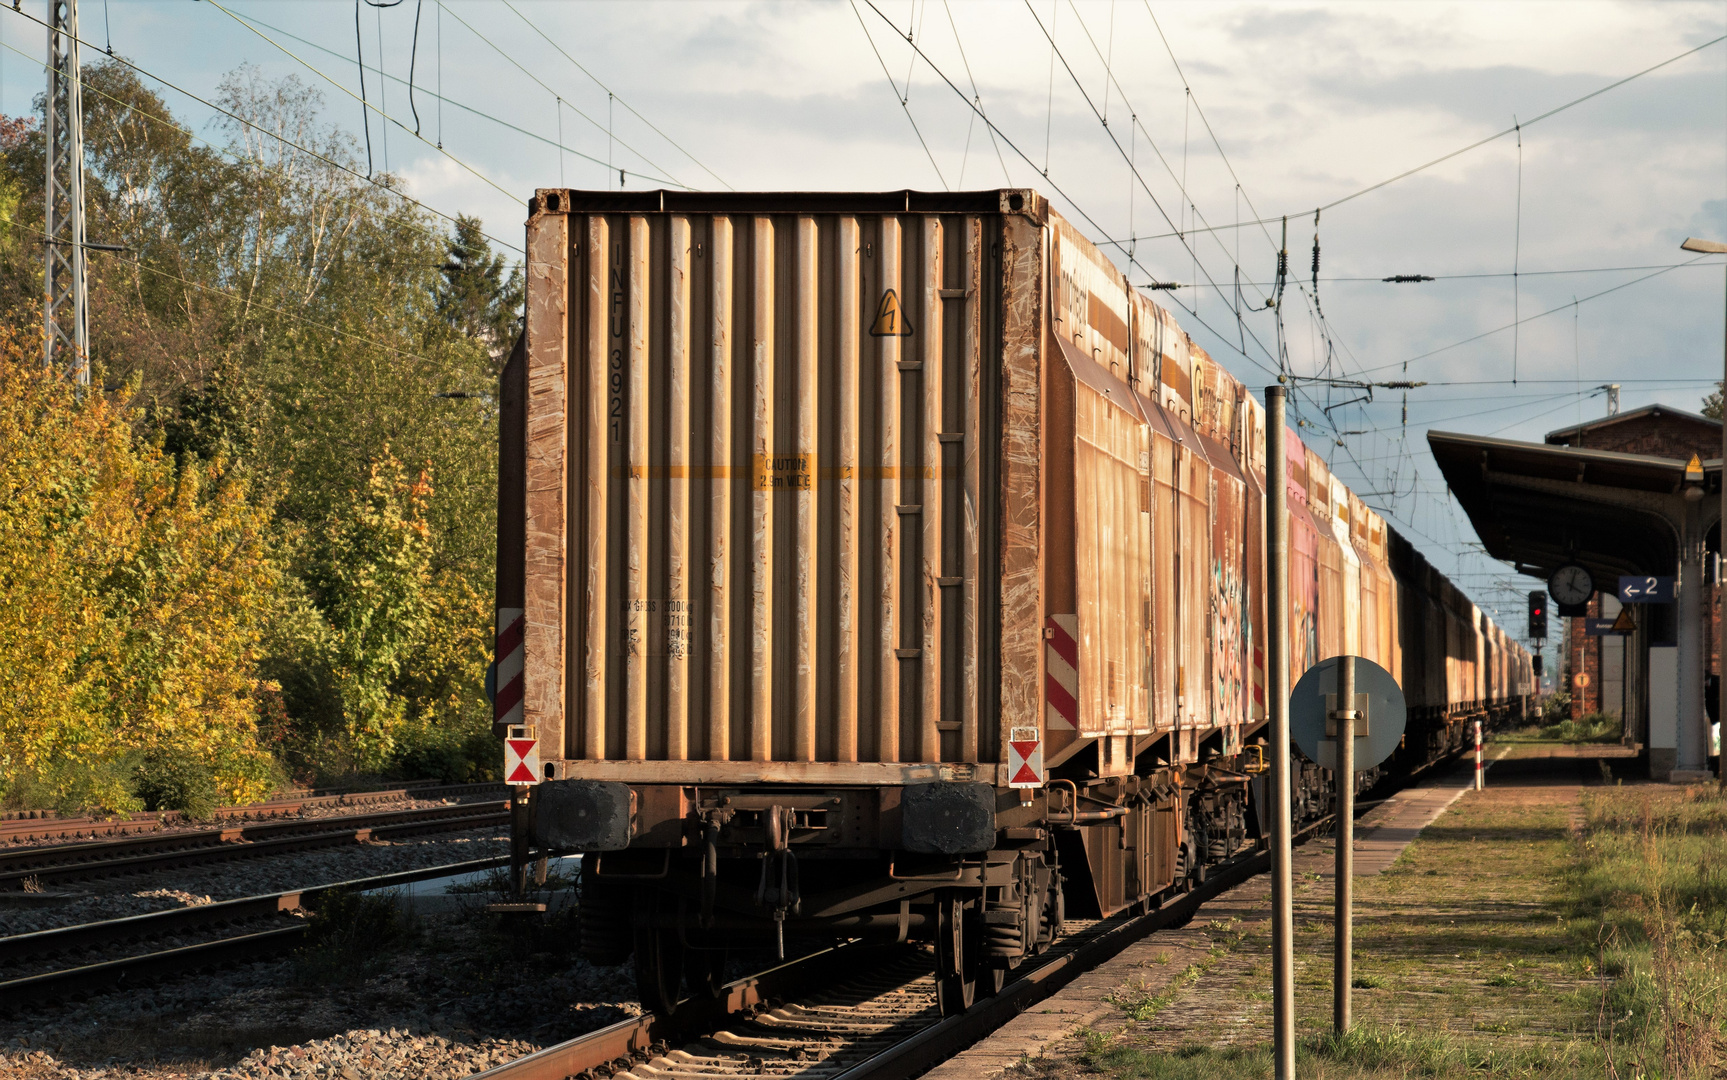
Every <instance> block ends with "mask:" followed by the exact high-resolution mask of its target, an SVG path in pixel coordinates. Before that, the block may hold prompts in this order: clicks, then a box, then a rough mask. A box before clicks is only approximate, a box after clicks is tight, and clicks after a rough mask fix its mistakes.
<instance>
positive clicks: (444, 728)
mask: <svg viewBox="0 0 1727 1080" xmlns="http://www.w3.org/2000/svg"><path fill="white" fill-rule="evenodd" d="M503 756H504V750H503V746H502V745H501V744H500V743H499V742H498V740H497V737H496V736H494V735H493V734H492V725H491V722H490V718H489V717H486V716H484V715H483V714H474V713H469V714H462V715H458V716H454V717H445V718H443V720H442V722H425V723H415V724H410V725H408V726H407V728H406V730H404V731H403V732H402V733H401V734H400V735H399V736H398V737H397V740H396V753H395V757H394V759H393V760H392V762H391V765H390V772H391V773H392V774H393V775H395V776H397V777H399V778H400V779H403V780H439V781H442V782H443V783H446V784H477V783H481V782H484V781H488V780H497V779H499V773H500V772H502V771H503Z"/></svg>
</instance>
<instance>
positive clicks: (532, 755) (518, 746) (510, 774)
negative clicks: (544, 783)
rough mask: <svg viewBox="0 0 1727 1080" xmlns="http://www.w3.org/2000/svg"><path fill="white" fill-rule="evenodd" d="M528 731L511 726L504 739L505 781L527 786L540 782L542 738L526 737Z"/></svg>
mask: <svg viewBox="0 0 1727 1080" xmlns="http://www.w3.org/2000/svg"><path fill="white" fill-rule="evenodd" d="M527 734H528V731H527V729H524V728H511V729H510V735H509V737H508V738H506V739H505V740H504V783H506V784H515V785H517V786H527V785H530V784H537V783H539V782H540V740H539V739H536V738H531V737H529V738H524V737H523V736H525V735H527Z"/></svg>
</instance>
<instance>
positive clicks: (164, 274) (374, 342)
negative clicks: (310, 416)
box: [0, 217, 438, 364]
mask: <svg viewBox="0 0 1727 1080" xmlns="http://www.w3.org/2000/svg"><path fill="white" fill-rule="evenodd" d="M0 223H4V224H6V225H11V226H15V227H17V228H20V229H24V230H26V231H28V232H33V233H36V234H37V235H39V236H44V237H45V236H47V235H48V234H47V233H45V232H43V231H42V230H41V229H38V228H35V227H34V226H31V225H26V224H24V223H23V222H21V221H14V220H12V219H11V218H3V217H0ZM86 246H87V247H98V248H99V249H100V250H107V249H106V248H101V247H100V246H99V245H86ZM111 254H112V257H113V259H114V261H115V262H119V263H124V264H126V265H127V266H131V267H135V268H137V269H139V270H142V271H144V272H145V273H147V274H154V275H156V276H157V277H161V278H167V279H168V280H171V281H177V282H179V283H180V284H182V285H186V286H189V287H191V288H194V289H198V290H200V291H202V292H207V293H214V294H216V295H218V296H225V297H227V298H228V299H230V300H237V301H239V302H240V303H242V304H245V305H247V306H248V307H258V308H263V309H264V310H265V311H269V312H273V313H275V314H277V315H280V316H282V317H283V318H286V319H292V320H294V321H295V322H299V323H304V324H305V325H307V326H310V327H313V328H315V329H318V330H327V331H329V332H330V333H332V334H337V335H340V336H341V337H345V338H351V339H352V340H354V341H358V342H362V343H364V344H366V345H371V346H373V347H375V348H379V349H383V350H385V351H387V352H392V353H395V354H397V355H398V356H405V357H407V358H409V359H410V360H424V361H425V362H426V363H428V364H435V363H437V362H438V361H436V360H434V359H433V358H431V357H429V356H424V355H422V354H420V353H416V352H410V351H408V350H407V349H401V348H397V347H396V346H394V345H391V344H389V343H388V342H384V341H379V340H378V339H376V338H370V337H367V336H366V335H364V334H356V333H354V332H353V331H351V330H343V329H341V328H340V327H336V326H331V325H330V324H329V323H323V322H319V321H317V320H316V319H308V318H306V317H305V316H304V315H298V314H295V313H294V312H292V311H289V310H287V309H286V308H279V307H276V306H275V305H273V304H266V303H263V302H261V301H259V300H256V299H253V298H251V297H247V296H242V295H240V294H239V293H237V292H232V291H230V290H228V289H222V288H218V287H216V286H214V285H205V284H203V283H201V282H197V281H193V280H191V279H190V278H186V277H183V276H181V275H179V274H176V273H174V272H173V271H171V270H162V269H159V268H157V267H154V266H151V265H150V264H149V263H147V262H144V261H143V260H142V259H128V258H124V257H122V256H120V255H119V254H118V253H111Z"/></svg>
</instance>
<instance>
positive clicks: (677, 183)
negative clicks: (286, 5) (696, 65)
mask: <svg viewBox="0 0 1727 1080" xmlns="http://www.w3.org/2000/svg"><path fill="white" fill-rule="evenodd" d="M212 2H214V0H212ZM450 18H452V19H454V20H456V21H457V22H459V23H461V24H462V26H463V27H464V28H466V29H467V31H468V33H470V34H472V35H474V36H475V37H477V38H479V39H480V40H481V41H482V42H484V43H485V45H486V47H487V48H488V49H491V50H492V51H493V52H495V53H497V54H498V55H499V56H500V57H502V58H503V59H504V60H505V61H507V62H508V63H509V64H510V65H511V66H512V67H514V68H515V69H516V70H517V71H520V72H521V73H522V74H523V75H526V76H527V77H528V78H529V79H531V80H532V81H533V82H534V84H535V85H536V86H538V87H539V88H540V89H542V90H544V91H545V92H546V93H548V94H551V95H553V96H558V92H557V91H556V90H554V89H552V87H551V86H550V85H548V84H547V83H546V81H545V80H544V79H542V78H540V77H539V76H538V75H535V74H534V73H533V72H532V71H530V70H529V69H528V68H527V67H526V66H525V65H523V64H522V62H521V61H520V60H517V59H516V58H515V57H514V56H512V55H511V54H510V53H509V52H508V51H506V50H504V49H501V48H499V47H498V45H497V44H496V43H495V42H493V41H492V39H491V38H489V37H487V36H486V35H484V34H482V33H480V31H479V30H478V29H477V28H475V26H474V25H473V24H472V23H470V22H468V20H466V19H464V18H462V17H461V15H459V14H457V13H456V12H455V11H454V10H452V11H451V12H450ZM616 100H617V96H616V95H615V94H613V93H612V92H611V91H610V90H608V91H606V101H607V108H608V110H609V109H610V106H611V103H612V102H614V101H616ZM564 103H565V104H566V105H569V109H570V111H571V112H573V113H575V114H576V115H577V116H579V117H581V118H582V119H583V120H586V121H587V122H588V123H590V124H592V125H593V126H594V127H595V128H596V129H598V130H601V131H604V132H605V133H606V139H607V142H608V143H610V142H612V141H613V140H614V139H615V141H616V142H617V144H618V145H619V146H621V147H623V148H624V149H625V150H628V151H629V152H630V153H632V154H634V155H635V156H636V158H637V159H638V160H640V161H642V162H644V163H646V164H647V166H648V167H649V168H650V169H653V170H654V171H655V172H657V173H661V174H663V175H664V176H667V177H670V178H671V179H670V181H669V182H670V183H671V184H672V186H674V187H681V188H685V189H689V190H693V189H691V188H690V185H688V184H686V183H684V182H683V181H682V180H679V179H677V177H676V176H675V175H674V174H673V173H672V171H671V170H670V169H668V168H666V167H665V166H663V165H660V164H657V163H656V162H655V161H654V160H653V159H652V158H650V157H648V155H646V154H644V153H642V152H641V151H640V150H637V149H636V148H635V147H634V146H631V145H630V144H629V143H627V142H625V141H624V140H622V139H617V138H616V137H615V136H614V134H613V132H612V125H611V120H610V117H609V116H608V117H607V122H606V125H605V126H604V127H603V128H602V127H601V126H600V122H599V121H598V120H595V119H594V118H593V117H591V116H589V115H588V114H587V113H585V112H583V111H582V110H581V109H578V108H576V106H575V105H573V104H571V103H570V102H569V100H568V99H567V98H566V99H565V102H564ZM632 111H633V110H632ZM636 171H637V172H638V173H640V170H636ZM656 179H657V178H656Z"/></svg>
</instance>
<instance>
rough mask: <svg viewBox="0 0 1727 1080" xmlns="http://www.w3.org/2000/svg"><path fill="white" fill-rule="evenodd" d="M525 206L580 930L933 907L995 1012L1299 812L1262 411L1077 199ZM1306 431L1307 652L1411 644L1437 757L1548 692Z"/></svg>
mask: <svg viewBox="0 0 1727 1080" xmlns="http://www.w3.org/2000/svg"><path fill="white" fill-rule="evenodd" d="M529 213H530V217H529V220H528V225H527V282H528V286H527V307H526V327H525V331H524V334H523V338H522V340H521V342H520V343H519V344H518V345H517V348H516V350H515V352H514V353H513V354H512V356H511V358H510V359H509V361H508V363H507V366H506V367H505V369H504V371H503V374H502V384H501V391H500V399H499V402H500V412H501V424H500V484H499V514H498V613H497V620H498V624H497V625H498V655H497V662H496V677H495V685H496V696H495V709H496V715H495V720H496V725H497V731H498V733H499V734H500V735H501V736H509V737H513V738H516V739H529V740H535V743H536V744H537V754H538V758H537V761H535V760H532V759H530V760H529V761H527V762H524V763H522V764H519V765H517V766H516V769H517V772H518V776H519V777H525V776H528V775H531V776H532V779H533V780H535V781H536V782H535V783H534V784H533V786H531V787H529V788H527V789H526V795H525V796H524V797H523V798H522V799H521V800H519V806H518V811H517V815H516V819H515V826H514V828H515V840H516V844H517V851H518V861H522V860H531V859H533V858H536V857H538V856H540V855H544V854H546V853H553V852H581V853H583V854H584V856H585V857H584V858H583V859H582V869H581V874H580V881H579V890H580V908H579V924H580V934H581V949H582V951H583V953H584V955H586V956H587V957H588V958H589V959H590V960H592V961H593V962H595V963H601V964H618V963H624V962H626V961H628V960H630V959H631V958H632V957H633V958H634V962H635V970H636V974H637V981H638V984H639V986H640V991H641V997H642V1001H643V1003H644V1004H645V1005H647V1006H648V1007H651V1008H654V1009H660V1010H665V1009H669V1008H671V1007H673V1006H674V1005H675V1004H676V1003H677V1002H678V1001H679V1000H680V999H681V998H682V997H683V996H685V995H686V994H693V995H702V994H707V993H711V992H713V991H714V990H715V989H716V987H717V985H718V981H719V979H720V972H721V970H722V967H723V963H724V958H725V956H726V954H727V950H734V949H738V948H740V947H744V946H751V947H755V946H768V947H778V948H781V949H783V948H784V947H785V946H784V943H785V941H786V939H787V937H788V936H796V937H797V938H799V939H805V940H807V939H809V938H812V937H814V938H829V939H844V938H854V939H855V938H861V939H874V940H887V941H917V942H927V943H931V944H933V947H934V955H935V963H936V969H937V985H938V997H939V999H940V1005H941V1008H942V1010H943V1012H944V1013H953V1012H956V1011H959V1010H962V1009H964V1008H966V1007H967V1006H968V1005H969V1004H970V1003H971V1002H972V1001H973V1000H974V999H975V998H976V997H977V996H978V995H987V994H989V993H992V992H993V991H994V990H996V989H999V987H1000V986H1001V985H1002V984H1003V980H1004V979H1005V978H1006V976H1007V973H1008V972H1009V971H1010V970H1011V969H1012V968H1014V967H1016V966H1018V965H1019V964H1020V963H1021V962H1023V961H1024V960H1025V959H1026V958H1028V957H1031V956H1034V955H1035V954H1037V953H1039V952H1041V951H1043V950H1045V949H1046V948H1048V947H1049V945H1050V943H1051V942H1052V941H1054V940H1055V939H1056V938H1057V937H1058V936H1059V935H1060V934H1061V932H1062V926H1063V923H1064V921H1065V920H1066V919H1067V918H1069V917H1070V916H1071V917H1100V916H1107V915H1110V914H1113V913H1115V912H1120V911H1123V910H1127V909H1137V910H1150V909H1152V908H1155V907H1156V906H1158V905H1159V904H1161V903H1163V902H1165V901H1166V900H1168V899H1169V898H1170V897H1172V896H1174V895H1176V894H1177V893H1179V892H1181V891H1182V890H1184V889H1187V888H1190V887H1191V886H1192V884H1193V883H1195V882H1196V881H1199V880H1202V879H1203V875H1204V874H1205V872H1206V868H1207V867H1208V866H1215V865H1217V864H1219V863H1221V862H1225V861H1228V860H1230V859H1233V858H1236V857H1239V856H1240V855H1241V854H1243V853H1244V852H1247V851H1249V850H1251V849H1253V848H1254V847H1255V846H1256V845H1258V844H1260V843H1261V842H1262V837H1263V836H1264V834H1265V833H1266V831H1267V830H1266V825H1265V822H1264V813H1265V807H1264V796H1263V788H1264V785H1263V782H1262V781H1261V780H1260V774H1261V773H1263V771H1264V768H1265V752H1264V751H1265V747H1264V736H1263V731H1262V729H1263V727H1264V725H1265V722H1266V703H1265V690H1266V667H1267V665H1266V655H1265V654H1266V647H1267V644H1266V640H1265V626H1266V618H1265V603H1266V588H1265V576H1266V570H1265V543H1266V541H1265V535H1266V531H1265V523H1264V508H1265V505H1266V499H1265V460H1264V456H1265V433H1264V412H1263V409H1262V407H1261V405H1260V403H1259V402H1258V401H1257V400H1256V398H1255V396H1254V395H1253V394H1251V393H1250V392H1249V391H1248V390H1247V388H1245V387H1244V386H1243V385H1242V384H1240V383H1239V382H1237V381H1236V380H1234V379H1233V378H1231V377H1230V376H1229V375H1228V374H1227V373H1226V372H1225V371H1224V369H1223V367H1222V366H1221V365H1219V364H1218V363H1216V362H1215V361H1213V360H1212V359H1211V358H1210V357H1209V356H1208V355H1206V353H1205V351H1204V350H1203V349H1201V348H1200V347H1199V346H1198V345H1196V344H1195V343H1194V342H1193V341H1192V340H1191V339H1190V338H1189V337H1188V336H1187V335H1186V334H1185V333H1183V332H1182V330H1181V328H1180V327H1179V325H1178V324H1177V322H1176V320H1175V319H1174V318H1173V317H1172V316H1171V315H1170V313H1169V312H1168V311H1166V310H1164V309H1163V308H1161V307H1159V306H1158V305H1157V304H1155V303H1153V302H1152V301H1151V300H1150V299H1149V298H1148V297H1147V296H1146V295H1144V294H1143V293H1141V292H1140V291H1138V290H1136V289H1135V288H1133V287H1132V286H1131V285H1130V284H1129V283H1128V281H1127V280H1126V277H1125V276H1124V275H1123V273H1122V272H1121V270H1119V269H1118V268H1117V267H1116V266H1115V265H1114V264H1113V263H1112V262H1111V261H1110V260H1109V259H1108V258H1107V257H1106V256H1105V255H1104V254H1103V253H1102V252H1100V251H1099V249H1098V248H1097V247H1095V246H1094V245H1093V244H1092V243H1090V242H1089V241H1088V240H1087V239H1086V238H1085V237H1084V236H1082V235H1081V234H1080V233H1079V232H1078V231H1077V230H1076V229H1075V228H1074V227H1073V226H1072V225H1071V224H1069V223H1068V222H1067V221H1065V220H1064V219H1063V218H1062V217H1061V216H1060V215H1059V214H1057V213H1056V212H1055V211H1054V210H1052V209H1051V208H1050V206H1049V203H1048V202H1047V200H1045V199H1044V198H1043V197H1042V196H1040V195H1038V194H1037V193H1036V192H1035V191H1030V190H993V191H980V192H960V193H923V192H915V191H896V192H882V193H725V194H706V193H689V192H671V191H643V192H595V191H572V190H563V189H548V190H541V191H539V192H538V193H537V194H536V195H535V197H534V199H533V201H532V203H531V204H530V211H529ZM1287 451H1288V463H1289V470H1288V488H1289V500H1288V509H1289V516H1290V522H1289V525H1290V529H1289V534H1290V537H1291V544H1290V546H1291V564H1290V578H1291V580H1290V587H1289V590H1288V596H1289V604H1290V610H1289V612H1288V625H1289V626H1290V627H1291V628H1292V634H1291V638H1292V640H1291V643H1290V657H1289V660H1290V670H1291V675H1292V679H1293V678H1295V677H1299V675H1300V673H1301V672H1302V671H1304V670H1305V669H1307V668H1308V667H1309V666H1311V665H1313V664H1315V663H1317V662H1318V661H1320V660H1321V659H1323V658H1326V657H1329V656H1333V655H1337V654H1341V653H1353V654H1356V655H1359V656H1364V657H1367V658H1369V659H1372V660H1374V661H1376V662H1377V663H1379V664H1380V665H1381V666H1383V667H1385V668H1386V669H1388V670H1389V671H1390V672H1391V673H1392V674H1393V675H1394V676H1396V678H1397V679H1398V681H1399V682H1400V684H1401V685H1402V686H1403V688H1404V691H1405V694H1406V696H1407V698H1408V701H1409V706H1410V711H1409V723H1408V728H1407V734H1406V736H1405V739H1404V742H1403V745H1402V746H1401V747H1400V749H1399V750H1398V752H1397V753H1396V754H1395V755H1394V757H1393V758H1392V760H1391V761H1390V762H1388V763H1387V765H1386V766H1385V768H1387V769H1392V770H1396V771H1401V772H1412V771H1416V770H1419V769H1421V768H1423V767H1426V766H1428V765H1431V764H1432V763H1434V762H1437V761H1440V760H1443V759H1445V758H1446V757H1447V756H1449V755H1452V754H1454V753H1455V752H1457V751H1458V750H1460V749H1461V748H1462V746H1463V741H1464V738H1465V731H1466V729H1467V727H1468V724H1469V722H1470V721H1472V720H1477V719H1480V720H1487V721H1499V720H1504V719H1508V718H1512V717H1514V716H1517V715H1520V714H1521V713H1522V711H1523V710H1524V708H1525V705H1526V703H1527V700H1528V697H1529V694H1530V693H1531V690H1532V686H1533V683H1532V678H1531V666H1530V658H1529V655H1528V653H1526V652H1525V651H1524V650H1523V649H1522V648H1521V647H1520V646H1519V645H1518V644H1517V643H1516V642H1514V641H1512V640H1511V639H1510V638H1509V637H1508V636H1507V635H1506V634H1505V633H1504V632H1503V631H1502V630H1500V628H1499V627H1497V626H1496V625H1494V624H1493V622H1492V621H1491V620H1490V619H1489V618H1487V617H1486V616H1485V615H1484V614H1483V613H1482V612H1481V610H1480V609H1479V608H1477V607H1476V606H1475V605H1473V604H1472V603H1470V601H1469V600H1468V598H1467V597H1465V596H1464V595H1463V593H1461V592H1460V591H1459V590H1458V589H1457V588H1456V587H1454V586H1453V585H1452V584H1451V583H1450V582H1449V581H1447V580H1446V578H1445V577H1444V576H1443V575H1441V574H1440V573H1439V572H1438V571H1436V570H1435V569H1434V568H1433V567H1432V566H1430V565H1429V564H1428V563H1427V561H1426V560H1425V559H1423V558H1422V556H1421V554H1420V553H1419V552H1417V551H1416V550H1415V548H1414V547H1412V546H1411V545H1410V544H1409V543H1408V542H1407V541H1405V540H1404V539H1403V538H1402V537H1400V536H1399V535H1398V534H1397V533H1396V532H1395V531H1393V530H1392V529H1391V528H1390V527H1389V526H1388V525H1387V524H1386V523H1385V521H1384V520H1383V519H1382V518H1381V517H1380V516H1379V515H1378V514H1376V513H1375V512H1374V511H1373V510H1371V509H1370V508H1369V507H1368V506H1366V505H1365V504H1364V503H1363V502H1362V501H1361V499H1360V498H1358V497H1357V496H1356V495H1355V494H1354V493H1353V492H1351V491H1350V490H1349V489H1348V488H1347V487H1346V486H1345V485H1344V484H1343V483H1342V482H1340V481H1339V480H1338V479H1337V478H1336V477H1334V476H1333V475H1332V474H1331V471H1330V469H1329V468H1327V466H1326V462H1325V460H1324V458H1323V456H1322V455H1321V454H1319V453H1316V452H1314V451H1312V450H1310V449H1308V448H1306V447H1304V446H1303V444H1302V443H1301V441H1300V440H1299V439H1298V438H1297V437H1295V435H1294V434H1293V433H1292V434H1290V435H1289V437H1288V439H1287ZM518 745H522V746H525V745H527V744H518ZM524 770H531V771H524ZM1295 790H1296V797H1297V801H1298V805H1297V807H1296V813H1297V816H1298V817H1299V818H1302V819H1312V818H1315V817H1318V816H1321V815H1323V814H1324V813H1326V812H1327V809H1328V806H1329V803H1330V799H1331V795H1330V778H1329V774H1327V773H1323V772H1322V771H1321V770H1319V769H1318V768H1317V767H1316V766H1313V765H1311V764H1305V765H1303V767H1302V768H1301V770H1300V771H1299V773H1298V774H1297V776H1296V788H1295Z"/></svg>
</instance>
